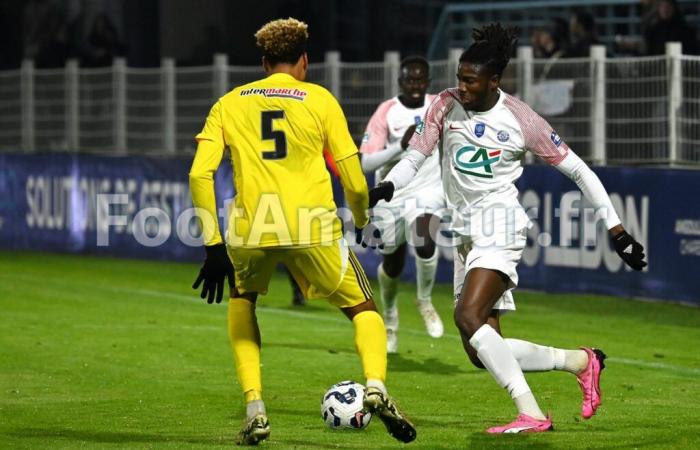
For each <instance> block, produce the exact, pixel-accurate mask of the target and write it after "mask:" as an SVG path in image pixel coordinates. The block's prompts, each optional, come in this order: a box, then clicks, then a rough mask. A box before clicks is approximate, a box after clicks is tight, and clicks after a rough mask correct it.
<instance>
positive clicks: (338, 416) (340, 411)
mask: <svg viewBox="0 0 700 450" xmlns="http://www.w3.org/2000/svg"><path fill="white" fill-rule="evenodd" d="M364 397H365V387H364V386H363V385H361V384H360V383H356V382H354V381H341V382H340V383H336V384H334V385H333V386H331V387H330V389H328V391H326V393H325V394H324V395H323V398H322V399H321V417H322V418H323V421H324V422H326V425H328V426H329V427H331V428H333V429H339V428H352V429H356V430H359V429H362V428H365V427H366V426H367V425H369V421H370V420H371V419H372V414H370V413H369V412H366V411H363V399H364Z"/></svg>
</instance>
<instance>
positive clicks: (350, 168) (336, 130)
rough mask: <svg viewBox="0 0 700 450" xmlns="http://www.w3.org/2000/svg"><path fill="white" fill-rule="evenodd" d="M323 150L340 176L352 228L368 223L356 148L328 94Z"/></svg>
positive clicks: (365, 187)
mask: <svg viewBox="0 0 700 450" xmlns="http://www.w3.org/2000/svg"><path fill="white" fill-rule="evenodd" d="M324 125H325V130H326V149H328V152H329V153H330V154H331V156H332V157H333V160H334V161H335V164H336V167H337V168H338V172H339V175H340V184H341V185H342V186H343V191H344V192H345V199H346V200H347V202H348V206H349V207H350V210H351V211H352V216H353V219H354V220H355V226H357V227H359V228H362V227H364V226H365V225H367V222H369V216H368V215H367V205H368V193H367V180H366V179H365V175H364V173H363V172H362V167H361V165H360V160H359V158H358V157H357V146H356V145H355V142H354V141H353V140H352V136H350V131H349V130H348V122H347V120H346V119H345V114H343V110H342V109H341V108H340V105H339V104H338V101H337V100H336V99H335V98H334V97H333V96H332V95H331V94H330V93H328V94H327V99H326V115H325V122H324Z"/></svg>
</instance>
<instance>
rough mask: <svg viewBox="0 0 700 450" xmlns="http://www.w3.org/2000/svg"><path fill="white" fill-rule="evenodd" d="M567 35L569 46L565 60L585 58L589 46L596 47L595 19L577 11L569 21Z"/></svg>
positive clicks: (588, 52)
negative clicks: (569, 37)
mask: <svg viewBox="0 0 700 450" xmlns="http://www.w3.org/2000/svg"><path fill="white" fill-rule="evenodd" d="M569 33H570V35H571V45H570V46H569V48H568V49H567V51H566V53H565V56H566V57H567V58H585V57H587V56H588V55H590V53H591V51H590V47H591V45H598V43H599V42H598V38H597V37H596V32H595V19H594V18H593V15H591V13H589V12H586V11H577V12H575V13H574V14H573V15H572V16H571V19H570V20H569Z"/></svg>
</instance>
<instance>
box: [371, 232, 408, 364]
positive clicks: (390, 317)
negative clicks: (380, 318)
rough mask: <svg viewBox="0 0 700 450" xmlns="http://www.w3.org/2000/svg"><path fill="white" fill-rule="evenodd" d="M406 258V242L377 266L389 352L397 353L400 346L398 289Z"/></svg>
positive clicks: (387, 349)
mask: <svg viewBox="0 0 700 450" xmlns="http://www.w3.org/2000/svg"><path fill="white" fill-rule="evenodd" d="M405 260H406V244H402V245H400V246H399V247H397V249H396V251H395V252H394V253H389V254H385V255H384V260H383V262H382V264H380V265H379V267H378V268H377V281H378V282H379V296H380V298H381V300H382V304H383V306H384V308H383V309H384V324H385V325H386V334H387V339H386V341H387V347H386V351H387V353H396V352H397V351H398V346H399V344H398V335H397V333H398V330H399V305H398V289H399V277H400V276H401V272H402V271H403V267H404V262H405Z"/></svg>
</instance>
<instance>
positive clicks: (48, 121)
mask: <svg viewBox="0 0 700 450" xmlns="http://www.w3.org/2000/svg"><path fill="white" fill-rule="evenodd" d="M459 53H460V52H459V50H452V51H451V52H450V53H449V57H448V59H446V60H441V61H434V62H432V63H431V70H432V72H431V76H432V84H431V91H432V92H438V91H440V90H442V89H444V88H446V87H449V86H454V85H455V75H454V74H455V73H456V70H457V66H456V63H457V60H458V57H459ZM398 74H399V55H398V54H397V53H395V52H388V53H386V55H385V60H384V61H383V62H377V63H345V62H342V61H341V60H340V55H339V54H338V53H337V52H329V53H328V54H327V55H326V59H325V61H324V62H323V63H318V64H311V65H310V67H309V72H308V78H307V79H308V81H311V82H315V83H319V84H321V85H323V86H325V87H327V88H328V89H329V90H330V91H331V92H333V93H334V94H335V95H336V97H337V98H338V99H339V100H340V102H341V105H342V106H343V109H344V111H345V114H346V116H347V119H348V125H349V127H350V131H351V133H352V135H353V137H354V138H355V139H356V140H357V141H358V142H359V139H360V137H361V136H362V134H363V131H364V128H365V126H366V123H367V121H368V120H369V117H370V116H371V114H372V113H373V112H374V110H375V108H376V107H377V105H378V104H379V103H380V102H382V101H383V100H385V99H386V98H389V97H391V96H393V95H396V93H397V92H398V89H399V88H398V81H397V79H398ZM263 76H264V74H263V73H262V69H261V68H260V67H233V66H229V65H228V63H227V61H226V57H225V56H224V55H217V56H216V58H215V61H214V64H213V65H212V66H207V67H182V68H176V67H175V65H174V63H173V61H172V60H168V59H166V60H164V61H163V63H162V65H161V67H159V68H154V69H137V68H129V67H126V65H125V62H124V61H123V60H117V61H115V63H114V65H113V66H112V67H107V68H100V69H82V68H79V67H78V65H77V63H75V62H70V63H68V64H67V66H66V67H65V69H58V70H57V69H51V70H36V69H34V67H33V65H32V63H31V62H30V61H26V62H25V63H24V64H23V66H22V68H21V69H19V70H15V71H5V72H0V150H5V151H14V152H16V151H24V152H33V151H42V152H45V151H49V152H51V151H55V152H98V153H101V154H115V155H127V154H171V155H186V154H192V153H193V152H194V149H195V142H194V136H195V134H197V132H199V130H200V129H201V127H202V125H203V123H204V119H205V117H206V115H207V113H208V111H209V108H210V107H211V105H212V104H213V103H214V101H215V100H216V99H217V98H218V97H220V96H222V95H223V94H224V93H226V92H227V91H228V90H230V89H231V88H232V87H234V86H238V85H241V84H243V83H247V82H249V81H253V80H255V79H258V78H261V77H263ZM502 86H503V88H504V89H505V90H506V91H507V92H511V93H513V94H515V95H517V96H519V97H521V98H522V99H523V100H525V101H526V102H527V103H528V104H530V105H531V106H533V108H534V109H535V110H536V111H538V112H539V113H540V114H542V115H543V116H544V117H545V118H547V119H548V120H549V121H550V122H551V123H552V125H553V126H554V127H555V128H556V129H557V130H558V132H559V134H560V135H561V136H562V137H564V139H565V140H566V141H567V142H568V143H569V144H570V146H571V147H572V148H573V149H574V150H575V151H576V152H577V153H578V154H580V155H581V156H582V157H583V158H584V159H585V160H587V161H589V162H592V163H595V164H601V165H602V164H671V165H685V166H690V167H697V168H700V57H694V56H686V55H681V53H680V46H679V45H678V44H669V45H668V46H667V53H666V55H663V56H658V57H644V58H615V59H609V58H606V55H605V50H604V48H603V47H593V48H592V49H591V56H590V57H589V58H583V59H563V60H538V59H533V58H532V49H531V48H529V47H521V48H520V49H519V51H518V56H517V58H515V59H514V60H513V61H512V62H511V64H510V65H509V67H508V69H507V71H506V73H505V74H504V77H503V80H502Z"/></svg>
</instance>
